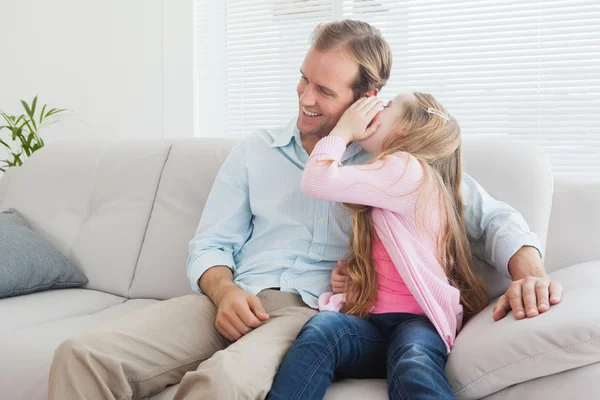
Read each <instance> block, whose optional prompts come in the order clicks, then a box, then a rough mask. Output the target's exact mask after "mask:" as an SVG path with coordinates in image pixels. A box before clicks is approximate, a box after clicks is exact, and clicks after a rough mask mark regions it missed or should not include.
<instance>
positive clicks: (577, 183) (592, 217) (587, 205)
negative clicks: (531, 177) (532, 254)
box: [545, 177, 600, 271]
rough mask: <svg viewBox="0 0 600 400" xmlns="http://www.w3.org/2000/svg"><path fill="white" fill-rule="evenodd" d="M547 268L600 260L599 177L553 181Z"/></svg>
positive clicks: (551, 269) (551, 268)
mask: <svg viewBox="0 0 600 400" xmlns="http://www.w3.org/2000/svg"><path fill="white" fill-rule="evenodd" d="M546 254H547V255H546V264H545V266H546V270H548V271H556V270H558V269H560V268H564V267H568V266H570V265H574V264H580V263H584V262H587V261H596V260H600V179H595V180H593V179H572V178H567V177H564V178H563V177H561V178H557V179H555V180H554V199H553V201H552V216H551V217H550V226H549V231H548V246H547V251H546Z"/></svg>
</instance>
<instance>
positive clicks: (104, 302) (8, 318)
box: [0, 289, 126, 333]
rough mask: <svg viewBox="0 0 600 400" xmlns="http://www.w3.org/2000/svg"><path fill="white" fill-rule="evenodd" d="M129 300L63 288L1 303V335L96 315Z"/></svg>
mask: <svg viewBox="0 0 600 400" xmlns="http://www.w3.org/2000/svg"><path fill="white" fill-rule="evenodd" d="M125 300H126V299H125V298H124V297H119V296H115V295H112V294H108V293H104V292H98V291H96V290H89V289H62V290H49V291H46V292H38V293H31V294H28V295H25V296H17V297H9V298H6V299H2V300H0V321H1V323H0V333H2V332H7V331H13V330H16V329H21V328H25V327H28V326H32V325H38V324H41V323H43V322H48V321H53V320H57V319H63V318H69V317H76V316H79V315H87V314H93V313H96V312H98V311H101V310H104V309H105V308H109V307H112V306H115V305H117V304H121V303H123V302H124V301H125Z"/></svg>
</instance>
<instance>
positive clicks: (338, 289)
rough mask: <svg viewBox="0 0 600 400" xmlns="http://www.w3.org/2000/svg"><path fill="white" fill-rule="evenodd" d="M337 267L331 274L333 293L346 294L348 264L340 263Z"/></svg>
mask: <svg viewBox="0 0 600 400" xmlns="http://www.w3.org/2000/svg"><path fill="white" fill-rule="evenodd" d="M337 265H338V266H337V267H335V268H334V269H333V271H332V272H331V291H332V292H333V294H340V293H344V291H345V290H346V281H347V280H348V275H346V264H345V263H344V262H343V261H338V263H337Z"/></svg>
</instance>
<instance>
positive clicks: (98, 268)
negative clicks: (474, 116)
mask: <svg viewBox="0 0 600 400" xmlns="http://www.w3.org/2000/svg"><path fill="white" fill-rule="evenodd" d="M235 142H236V140H233V139H188V140H181V141H144V140H138V141H127V142H107V141H71V142H57V143H53V144H51V145H49V146H48V147H47V148H45V149H43V150H42V151H40V152H37V153H36V154H35V155H34V156H33V157H32V158H31V159H30V160H28V161H27V162H26V163H25V165H24V166H22V167H20V168H18V169H11V170H9V171H8V172H7V173H6V174H5V175H4V176H3V177H2V179H1V180H0V211H3V210H6V209H8V208H15V209H17V210H18V211H20V212H21V213H22V214H23V215H24V216H25V218H26V219H27V222H28V223H29V225H30V227H31V228H32V229H33V230H35V231H36V232H38V233H39V234H41V235H42V236H43V237H44V238H45V239H46V240H47V241H48V242H49V243H51V244H52V245H53V246H54V247H55V248H57V249H58V250H60V251H61V252H63V253H64V254H65V255H67V256H68V257H69V258H70V259H71V260H72V261H73V262H74V263H75V264H76V265H78V266H79V267H80V268H81V269H82V271H83V272H84V273H85V274H86V276H87V277H88V279H89V283H88V284H87V285H86V286H85V287H83V288H78V289H63V290H57V291H47V292H40V293H35V294H30V295H26V296H21V297H13V298H7V299H2V300H0V398H2V399H4V398H6V399H13V400H16V399H27V400H35V399H43V398H45V397H46V391H47V379H48V371H49V367H50V362H51V360H52V355H53V351H54V349H55V348H56V347H57V346H58V344H59V343H60V342H62V341H63V340H64V339H66V338H68V337H70V336H73V335H76V334H77V333H79V332H81V331H83V330H86V329H89V328H92V327H94V326H97V325H100V324H102V323H104V322H105V321H108V320H110V319H112V318H115V317H119V316H122V315H125V314H127V313H128V312H129V311H131V310H134V309H138V308H141V307H145V306H148V305H150V304H153V303H156V302H158V301H161V300H164V299H168V298H171V297H175V296H181V295H184V294H187V293H190V292H191V290H190V288H189V284H188V280H187V278H186V273H185V261H186V257H187V254H188V242H189V240H190V238H191V237H192V236H193V234H194V231H195V229H196V226H197V223H198V220H199V218H200V214H201V212H202V208H203V206H204V202H205V200H206V198H207V196H208V193H209V191H210V188H211V185H212V182H213V180H214V177H215V174H216V172H217V170H218V169H219V166H220V165H221V163H222V162H223V160H224V159H225V157H226V155H227V154H228V152H229V151H230V149H231V148H232V146H233V145H234V144H235ZM464 154H465V160H466V161H465V163H466V170H467V172H469V173H470V174H471V175H472V176H473V177H474V178H475V179H477V180H478V181H479V182H480V183H481V184H482V185H483V186H484V187H485V188H486V189H487V190H488V191H489V192H490V193H491V194H492V195H493V196H495V197H497V198H499V199H501V200H504V201H507V202H508V203H510V204H511V205H513V206H514V207H515V208H517V209H518V210H519V211H521V212H522V213H523V215H524V217H525V219H526V220H527V221H528V223H529V225H530V227H531V228H532V230H534V231H535V232H537V233H538V234H539V235H540V237H541V238H542V240H543V242H544V243H546V242H547V248H548V250H547V255H546V259H545V265H546V267H547V269H548V271H550V272H551V276H553V277H554V278H555V279H558V280H560V281H561V282H562V284H563V285H564V288H565V291H564V300H563V303H562V304H560V305H559V306H556V307H553V309H552V310H551V311H549V312H548V313H545V314H543V315H541V316H540V317H537V318H535V319H530V320H524V321H516V320H515V319H514V318H513V317H512V315H510V316H508V317H507V318H505V319H504V320H502V321H500V322H496V323H494V322H493V321H492V317H491V306H490V307H489V308H488V309H486V310H484V311H483V312H482V313H481V314H479V315H478V316H477V317H475V318H474V319H473V320H472V321H471V322H469V323H468V324H467V325H466V326H465V328H464V329H463V331H462V332H461V334H460V335H459V336H458V339H457V342H456V346H455V348H454V351H453V353H452V354H451V356H450V359H449V361H448V367H447V374H448V376H449V378H450V380H451V382H452V384H453V386H454V388H455V389H456V393H457V397H458V398H463V399H474V398H486V399H489V400H498V399H544V400H548V399H562V398H576V399H592V398H597V393H600V379H598V377H600V306H598V305H597V302H598V300H600V294H599V293H600V261H599V260H600V181H580V182H573V181H569V180H554V181H553V179H552V175H551V173H550V171H549V166H548V162H547V159H546V157H545V156H544V155H542V154H541V153H540V152H538V151H537V150H535V149H532V148H530V147H527V146H524V145H522V144H517V143H510V142H507V141H504V140H500V139H479V138H471V137H467V138H465V145H464ZM553 192H554V193H553ZM481 271H482V273H483V274H484V276H485V277H486V280H487V281H488V282H489V284H490V288H491V290H492V292H493V294H494V295H495V296H496V295H498V294H500V293H501V292H502V289H503V288H504V287H506V285H507V284H508V281H507V280H506V279H504V278H502V277H501V276H500V275H498V274H497V273H495V272H494V271H493V270H492V269H490V267H487V266H481ZM207 323H211V322H210V321H207ZM173 329H177V328H176V327H173ZM594 378H595V379H594ZM175 388H176V387H170V388H167V389H166V390H165V391H163V392H162V393H161V394H159V395H157V396H155V397H153V398H152V399H161V400H165V399H171V398H172V396H173V393H174V392H175ZM486 396H487V397H486ZM361 398H368V399H386V398H387V393H386V386H385V382H384V381H382V380H371V381H344V382H338V383H335V384H334V385H333V386H332V387H331V388H330V390H329V391H328V393H327V399H328V400H332V399H361Z"/></svg>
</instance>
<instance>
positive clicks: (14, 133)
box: [11, 127, 23, 140]
mask: <svg viewBox="0 0 600 400" xmlns="http://www.w3.org/2000/svg"><path fill="white" fill-rule="evenodd" d="M11 130H12V140H17V137H19V136H20V135H21V133H22V132H23V128H18V127H14V128H12V129H11Z"/></svg>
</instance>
